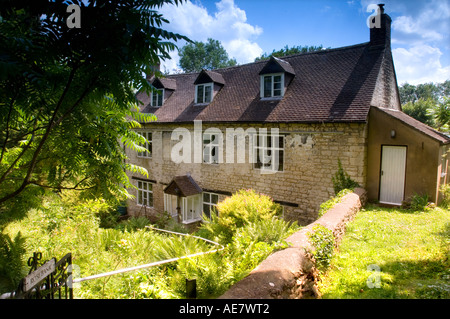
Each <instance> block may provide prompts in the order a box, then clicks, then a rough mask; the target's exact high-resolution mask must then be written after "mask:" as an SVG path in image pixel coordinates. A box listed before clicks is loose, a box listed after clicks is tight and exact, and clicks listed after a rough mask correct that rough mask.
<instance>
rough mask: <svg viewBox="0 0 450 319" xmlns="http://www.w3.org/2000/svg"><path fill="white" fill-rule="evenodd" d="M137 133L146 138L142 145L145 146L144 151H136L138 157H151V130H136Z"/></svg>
mask: <svg viewBox="0 0 450 319" xmlns="http://www.w3.org/2000/svg"><path fill="white" fill-rule="evenodd" d="M138 134H141V135H142V136H143V137H145V138H146V139H147V142H145V143H144V144H143V145H142V146H143V147H145V149H146V151H144V152H138V154H137V156H138V157H152V133H151V132H138Z"/></svg>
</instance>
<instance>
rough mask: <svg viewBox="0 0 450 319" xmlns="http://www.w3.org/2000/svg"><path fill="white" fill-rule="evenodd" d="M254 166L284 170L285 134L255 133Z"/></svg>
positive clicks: (270, 169)
mask: <svg viewBox="0 0 450 319" xmlns="http://www.w3.org/2000/svg"><path fill="white" fill-rule="evenodd" d="M255 139H256V140H255V141H254V144H253V145H254V148H255V152H254V156H255V160H254V166H253V167H254V168H256V169H261V170H267V171H277V172H282V171H283V170H284V136H282V135H267V134H259V135H255Z"/></svg>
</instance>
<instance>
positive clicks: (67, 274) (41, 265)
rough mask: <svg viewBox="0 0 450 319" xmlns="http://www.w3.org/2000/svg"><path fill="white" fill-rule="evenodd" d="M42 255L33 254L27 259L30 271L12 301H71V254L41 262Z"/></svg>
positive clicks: (14, 293) (13, 295)
mask: <svg viewBox="0 0 450 319" xmlns="http://www.w3.org/2000/svg"><path fill="white" fill-rule="evenodd" d="M41 259H42V253H40V252H37V253H33V257H30V258H29V259H28V266H30V267H31V268H30V271H29V273H28V276H26V277H25V278H23V279H22V281H21V282H20V284H19V287H18V288H17V290H16V291H15V292H13V293H11V294H10V296H9V298H12V299H73V289H72V254H71V253H68V254H67V255H65V256H64V257H63V258H61V259H60V260H59V261H56V258H52V259H50V260H48V261H42V260H41Z"/></svg>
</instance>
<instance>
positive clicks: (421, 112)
mask: <svg viewBox="0 0 450 319" xmlns="http://www.w3.org/2000/svg"><path fill="white" fill-rule="evenodd" d="M399 94H400V100H401V103H402V109H403V111H404V112H405V113H406V114H408V115H410V116H412V117H413V118H415V119H416V120H418V121H421V122H423V123H425V124H427V125H429V126H431V127H433V128H434V129H436V130H439V131H442V132H449V130H450V102H449V98H450V80H447V81H445V82H444V83H436V84H435V83H425V84H418V85H417V86H414V85H411V84H408V83H405V84H404V85H402V86H401V87H399Z"/></svg>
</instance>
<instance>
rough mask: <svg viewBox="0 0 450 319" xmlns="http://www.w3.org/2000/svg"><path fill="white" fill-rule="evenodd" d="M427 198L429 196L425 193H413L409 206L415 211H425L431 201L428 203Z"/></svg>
mask: <svg viewBox="0 0 450 319" xmlns="http://www.w3.org/2000/svg"><path fill="white" fill-rule="evenodd" d="M428 199H429V197H428V195H427V194H425V195H419V194H415V195H414V196H413V197H412V198H411V205H410V208H411V209H412V210H413V211H415V212H416V211H427V210H429V209H430V207H431V205H430V204H431V203H429V201H428Z"/></svg>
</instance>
